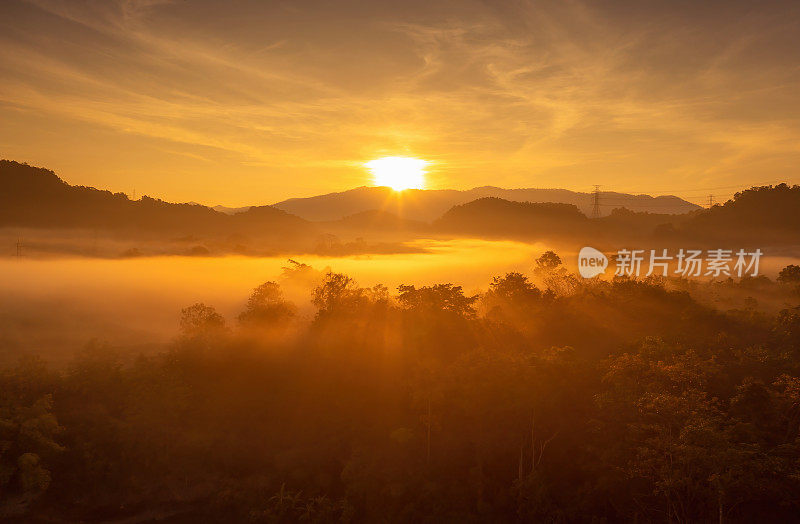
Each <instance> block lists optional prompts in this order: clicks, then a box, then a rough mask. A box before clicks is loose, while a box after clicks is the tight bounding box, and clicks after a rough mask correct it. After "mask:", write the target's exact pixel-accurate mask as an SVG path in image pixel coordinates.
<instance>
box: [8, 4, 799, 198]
mask: <svg viewBox="0 0 800 524" xmlns="http://www.w3.org/2000/svg"><path fill="white" fill-rule="evenodd" d="M228 4H231V5H228ZM798 34H800V3H798V2H783V3H781V2H758V3H756V2H735V1H721V2H695V1H664V2H638V1H632V2H611V1H605V2H577V1H561V0H553V1H541V2H524V1H513V2H512V1H509V2H503V1H486V2H469V1H458V2H437V1H432V0H426V1H423V2H416V1H413V0H412V1H404V2H380V1H377V0H372V1H365V2H348V1H338V2H331V1H326V2H323V1H320V2H307V1H294V0H291V1H268V2H267V1H252V2H246V1H237V2H205V1H175V2H169V1H159V0H138V1H137V0H124V1H123V0H117V1H110V0H96V1H75V0H62V1H58V0H31V1H17V0H3V1H2V3H0V157H4V158H9V159H12V160H19V161H24V162H28V163H31V164H34V165H38V166H44V167H48V168H51V169H53V170H55V171H56V172H57V173H59V174H60V175H61V176H62V177H63V178H65V179H66V180H67V181H68V182H70V183H73V184H84V185H92V186H96V187H101V188H109V189H112V190H114V191H125V192H127V193H130V192H132V191H133V189H134V188H136V190H137V192H138V193H139V194H142V193H146V194H149V195H152V196H157V197H161V198H164V199H167V200H172V201H190V200H193V201H197V202H202V203H208V204H212V205H213V204H218V203H222V204H227V205H244V204H262V203H273V202H276V201H279V200H282V199H284V198H288V197H292V196H309V195H314V194H319V193H325V192H330V191H340V190H344V189H349V188H351V187H355V186H360V185H367V184H369V183H370V176H369V173H368V172H367V171H366V169H364V167H363V166H362V164H363V162H365V161H368V160H371V159H374V158H377V157H381V156H388V155H406V156H416V157H420V158H423V159H426V160H428V161H430V162H431V165H430V167H429V170H430V174H429V182H428V187H434V188H445V187H446V188H456V189H465V188H471V187H475V186H481V185H497V186H503V187H564V188H567V189H573V190H580V191H590V190H591V186H592V184H602V186H603V189H606V190H617V191H631V192H649V193H651V194H666V193H674V194H678V195H680V196H684V197H686V198H687V199H689V200H692V201H696V202H701V201H704V200H706V196H705V195H707V194H709V193H714V194H715V195H717V198H718V199H720V200H721V199H724V198H725V197H727V196H729V195H730V194H731V193H732V192H733V191H734V190H735V188H736V187H737V186H747V185H751V184H763V183H773V182H778V181H789V182H795V183H797V182H800V177H798V176H797V166H798V164H800V98H799V96H798V93H800V46H798V43H797V35H798Z"/></svg>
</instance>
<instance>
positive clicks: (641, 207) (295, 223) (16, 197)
mask: <svg viewBox="0 0 800 524" xmlns="http://www.w3.org/2000/svg"><path fill="white" fill-rule="evenodd" d="M594 198H595V196H594V195H593V194H591V193H576V192H572V191H566V190H560V189H501V188H496V187H490V186H487V187H481V188H475V189H471V190H468V191H457V190H427V191H426V190H406V191H404V192H402V193H400V194H399V193H397V192H395V191H393V190H391V189H389V188H385V187H360V188H356V189H352V190H349V191H344V192H341V193H330V194H327V195H319V196H316V197H310V198H296V199H290V200H285V201H283V202H278V203H277V204H275V205H272V206H252V207H244V208H221V207H218V209H217V210H215V209H213V208H210V207H206V206H203V205H200V204H194V203H185V204H178V203H170V202H165V201H162V200H159V199H155V198H151V197H148V196H144V197H142V198H140V199H138V200H131V199H129V198H128V197H127V196H126V195H125V194H123V193H112V192H110V191H105V190H100V189H95V188H91V187H83V186H72V185H70V184H68V183H66V182H65V181H63V180H62V179H60V178H59V177H58V176H57V175H56V174H55V173H54V172H53V171H50V170H47V169H43V168H38V167H32V166H29V165H27V164H22V163H19V162H13V161H10V160H0V227H4V228H30V229H40V230H47V229H49V230H57V229H76V230H85V231H90V232H91V231H94V234H95V235H97V232H98V231H106V232H108V233H110V234H111V235H113V236H115V237H118V238H135V237H147V238H156V237H157V238H161V239H165V238H166V239H176V240H179V239H183V238H186V239H195V240H193V241H199V239H203V242H205V243H206V244H207V245H210V244H213V243H214V242H216V243H217V244H224V245H225V246H228V247H224V246H223V247H221V248H220V250H223V251H224V250H225V249H230V250H234V251H238V252H245V251H247V252H256V251H258V252H264V251H265V250H283V251H286V252H289V251H291V250H307V249H312V250H313V248H309V246H314V245H316V244H318V243H319V239H320V238H321V237H325V236H326V234H328V235H327V237H331V236H332V235H330V233H333V234H335V235H341V236H342V237H344V238H345V239H348V238H349V239H353V238H355V239H359V237H363V238H360V240H361V241H362V243H360V244H358V246H356V247H357V248H358V249H360V250H362V251H363V250H364V249H373V248H369V247H367V248H365V247H364V244H363V240H364V238H367V239H369V240H370V241H372V242H375V241H379V242H394V243H397V244H401V243H403V242H405V241H408V240H411V239H414V238H423V237H426V238H427V237H429V235H430V236H440V237H450V238H452V236H473V237H487V238H488V237H492V238H497V237H503V238H518V239H525V240H532V239H546V238H556V237H560V238H567V237H573V238H575V237H576V236H579V237H581V238H593V239H594V238H598V237H599V236H604V237H606V238H614V239H616V240H620V239H623V238H628V239H630V238H633V237H638V238H659V239H661V240H664V241H668V240H670V239H672V240H675V241H681V242H683V241H691V240H698V241H712V240H713V241H720V240H724V241H733V240H737V241H738V239H747V240H748V242H750V243H762V244H763V243H765V242H768V243H772V244H775V245H777V244H787V243H788V244H792V245H794V244H796V243H797V232H798V231H799V230H800V229H799V228H800V215H798V213H800V211H798V210H800V187H799V186H788V185H786V184H780V185H777V186H765V187H755V188H751V189H747V190H744V191H742V192H740V193H737V195H736V196H735V197H734V198H733V199H732V200H729V201H728V202H726V203H725V204H723V205H716V206H714V207H713V208H711V209H708V210H705V209H700V208H698V206H696V205H694V204H691V203H690V202H686V201H685V200H681V199H680V198H677V197H673V196H668V197H651V196H648V195H628V194H622V193H611V192H603V193H601V194H600V195H599V199H600V205H601V209H602V210H603V211H604V213H603V216H601V217H599V218H598V219H595V220H591V219H589V218H588V217H587V208H588V213H590V212H591V210H592V207H593V204H594ZM615 206H619V207H615ZM609 208H610V210H611V211H610V212H609ZM679 213H680V214H679ZM12 233H13V232H9V231H8V230H7V231H6V234H8V235H10V234H12ZM14 236H15V235H14ZM326 243H327V244H332V243H333V244H335V243H336V242H333V241H331V240H330V238H329V240H326ZM765 245H766V244H765ZM242 246H244V247H242ZM248 246H250V247H248ZM353 249H355V248H353ZM218 252H219V251H218Z"/></svg>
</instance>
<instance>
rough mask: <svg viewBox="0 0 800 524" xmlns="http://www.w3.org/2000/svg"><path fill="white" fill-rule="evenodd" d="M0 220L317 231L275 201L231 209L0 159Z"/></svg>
mask: <svg viewBox="0 0 800 524" xmlns="http://www.w3.org/2000/svg"><path fill="white" fill-rule="evenodd" d="M0 226H18V227H34V228H88V229H103V230H114V231H121V230H127V231H132V232H133V231H140V232H155V233H170V234H183V235H193V234H204V235H208V234H212V235H231V234H244V235H252V236H258V237H261V238H267V237H269V238H283V239H290V240H293V239H298V238H300V237H302V236H307V235H310V234H314V232H315V230H316V228H315V227H314V226H313V225H311V224H309V223H308V222H307V221H305V220H303V219H301V218H299V217H296V216H294V215H291V214H289V213H287V212H285V211H282V210H280V209H277V208H274V207H271V206H259V207H252V208H249V209H248V210H247V211H244V212H241V213H238V214H234V215H228V214H224V213H220V212H217V211H215V210H213V209H211V208H209V207H206V206H202V205H199V204H174V203H170V202H164V201H163V200H159V199H155V198H151V197H148V196H143V197H141V198H140V199H138V200H130V199H129V198H128V197H127V195H125V194H123V193H112V192H110V191H105V190H100V189H95V188H93V187H84V186H71V185H69V184H68V183H66V182H64V181H63V180H61V179H60V178H59V177H58V176H57V175H56V174H55V173H54V172H53V171H50V170H48V169H43V168H39V167H33V166H29V165H28V164H22V163H19V162H14V161H11V160H0Z"/></svg>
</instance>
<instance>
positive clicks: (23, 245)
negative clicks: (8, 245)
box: [14, 238, 25, 258]
mask: <svg viewBox="0 0 800 524" xmlns="http://www.w3.org/2000/svg"><path fill="white" fill-rule="evenodd" d="M24 247H25V244H23V243H22V239H21V238H17V253H16V255H14V256H16V257H17V258H20V257H22V248H24Z"/></svg>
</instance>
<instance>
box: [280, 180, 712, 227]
mask: <svg viewBox="0 0 800 524" xmlns="http://www.w3.org/2000/svg"><path fill="white" fill-rule="evenodd" d="M485 197H494V198H502V199H504V200H508V201H513V202H534V203H537V202H538V203H544V202H553V203H560V204H571V205H574V206H576V207H577V208H578V210H580V211H581V212H582V213H584V214H585V215H591V213H592V208H593V204H594V195H593V194H592V193H579V192H575V191H568V190H566V189H502V188H499V187H493V186H484V187H476V188H474V189H470V190H466V191H458V190H454V189H427V190H426V189H407V190H405V191H403V192H400V193H399V192H397V191H394V190H392V189H391V188H388V187H358V188H355V189H351V190H349V191H343V192H339V193H328V194H325V195H318V196H313V197H308V198H291V199H289V200H284V201H282V202H278V203H276V204H273V206H274V207H277V208H278V209H282V210H284V211H286V212H288V213H292V214H294V215H297V216H300V217H303V218H305V219H306V220H311V221H331V220H338V219H340V218H343V217H346V216H350V215H354V214H356V213H360V212H363V211H369V210H381V211H387V212H390V213H392V214H394V215H396V216H398V217H399V218H402V219H408V220H419V221H423V222H430V221H433V220H435V219H437V218H439V217H440V216H442V215H443V214H444V213H445V212H446V211H447V210H448V209H450V208H451V207H453V206H457V205H461V204H466V203H467V202H471V201H473V200H477V199H479V198H485ZM600 204H601V205H600V212H601V215H602V216H605V215H608V214H610V213H611V211H612V210H613V209H617V208H626V209H630V210H633V211H640V212H649V213H659V214H683V213H688V212H691V211H695V210H698V209H700V206H697V205H695V204H692V203H691V202H687V201H686V200H683V199H681V198H678V197H675V196H659V197H652V196H650V195H630V194H626V193H614V192H608V191H604V192H601V193H600Z"/></svg>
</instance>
